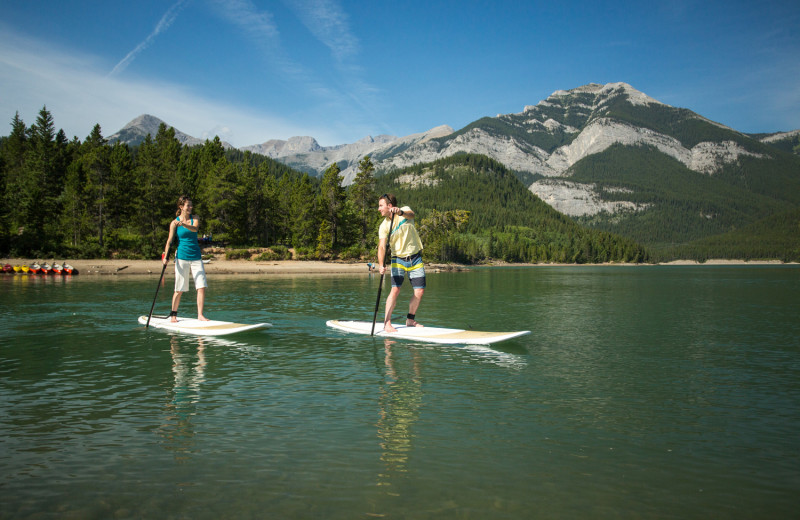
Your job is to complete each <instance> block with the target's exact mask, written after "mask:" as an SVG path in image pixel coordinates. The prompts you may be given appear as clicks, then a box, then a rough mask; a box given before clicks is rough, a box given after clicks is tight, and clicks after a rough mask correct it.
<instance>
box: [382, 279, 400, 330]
mask: <svg viewBox="0 0 800 520" xmlns="http://www.w3.org/2000/svg"><path fill="white" fill-rule="evenodd" d="M399 294H400V288H399V287H392V290H391V291H389V296H387V297H386V314H385V315H384V316H383V330H385V331H386V332H397V329H396V328H394V327H393V326H392V313H393V312H394V307H395V305H397V296H398V295H399Z"/></svg>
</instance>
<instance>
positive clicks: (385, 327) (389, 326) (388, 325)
mask: <svg viewBox="0 0 800 520" xmlns="http://www.w3.org/2000/svg"><path fill="white" fill-rule="evenodd" d="M383 331H384V332H397V329H396V328H394V326H393V325H392V324H391V323H385V324H384V325H383Z"/></svg>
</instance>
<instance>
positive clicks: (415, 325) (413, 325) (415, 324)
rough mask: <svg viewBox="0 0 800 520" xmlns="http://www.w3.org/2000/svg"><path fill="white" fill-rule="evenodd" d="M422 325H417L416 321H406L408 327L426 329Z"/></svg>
mask: <svg viewBox="0 0 800 520" xmlns="http://www.w3.org/2000/svg"><path fill="white" fill-rule="evenodd" d="M424 326H425V325H422V324H421V323H417V321H416V320H409V319H406V327H424Z"/></svg>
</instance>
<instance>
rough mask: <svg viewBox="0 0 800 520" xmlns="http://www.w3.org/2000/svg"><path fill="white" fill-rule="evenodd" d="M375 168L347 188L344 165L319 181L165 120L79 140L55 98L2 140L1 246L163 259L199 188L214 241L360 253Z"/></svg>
mask: <svg viewBox="0 0 800 520" xmlns="http://www.w3.org/2000/svg"><path fill="white" fill-rule="evenodd" d="M373 172H374V167H373V166H372V163H371V161H370V160H369V158H368V157H366V158H364V160H362V163H361V167H360V170H359V173H358V176H357V177H356V182H355V183H354V184H353V185H352V186H350V187H349V188H348V189H345V188H344V187H342V185H341V183H342V176H341V174H340V173H341V172H340V169H339V166H338V165H337V164H332V165H331V166H330V167H329V168H328V169H327V171H326V172H325V174H324V175H323V177H322V179H316V178H313V177H310V176H309V175H307V174H303V173H300V172H297V171H295V170H293V169H291V168H289V167H287V166H285V165H283V164H281V163H278V162H276V161H273V160H271V159H269V158H266V157H263V156H259V155H253V154H251V153H249V152H245V153H242V152H240V151H238V150H229V151H226V150H225V149H224V147H223V146H222V143H221V142H220V140H219V138H218V137H215V138H214V139H213V140H209V141H206V143H205V144H204V145H202V146H195V147H188V146H185V145H182V144H181V143H180V142H179V141H178V140H177V138H176V137H175V131H174V129H172V128H167V127H166V125H163V124H162V125H161V127H160V128H159V129H158V132H157V134H156V135H155V136H150V135H148V136H147V138H146V139H145V140H144V141H143V142H142V143H141V144H140V145H139V146H136V147H129V146H128V145H127V144H124V143H120V142H115V143H109V142H108V140H107V139H105V138H104V137H103V135H102V132H101V128H100V126H99V125H95V127H94V128H93V129H92V132H91V134H90V135H89V136H87V137H86V139H85V140H83V141H80V140H79V139H77V138H73V139H72V140H68V139H67V138H66V135H65V134H64V132H63V130H59V131H56V130H55V125H54V122H53V117H52V115H51V113H50V112H49V111H48V110H47V108H46V107H44V108H42V110H41V111H40V112H39V114H38V117H37V119H36V122H35V123H34V124H32V125H30V126H26V124H25V123H24V122H23V121H22V120H21V119H20V117H19V114H16V115H15V116H14V118H13V120H12V122H11V133H10V135H8V136H7V137H3V138H0V186H2V189H3V192H2V201H3V204H2V210H0V252H2V254H3V255H5V256H19V257H37V258H50V257H72V258H103V257H109V256H122V257H127V258H157V257H158V255H159V254H160V251H162V250H163V246H164V242H165V241H166V237H167V226H168V224H169V221H170V220H171V219H172V218H174V216H175V210H176V201H177V199H178V197H179V196H180V195H188V196H189V197H191V198H192V199H193V201H194V202H195V212H196V213H197V214H198V215H200V216H201V217H202V219H203V224H202V229H201V231H200V234H201V235H203V234H208V235H211V237H212V238H213V240H214V241H215V242H225V243H227V244H228V245H230V246H233V247H242V248H247V247H269V246H273V245H280V246H283V247H284V248H288V247H294V248H296V249H297V250H298V252H299V254H300V255H302V256H303V257H318V258H329V257H332V256H335V255H338V256H348V255H349V256H354V257H358V256H362V255H364V254H367V252H368V249H369V248H370V247H372V244H371V242H376V241H377V221H378V219H379V218H380V215H379V214H378V212H377V195H376V194H375V193H374V189H373V188H374V187H373V184H374V177H373ZM373 228H375V230H374V231H373ZM372 235H375V236H374V237H373V236H372Z"/></svg>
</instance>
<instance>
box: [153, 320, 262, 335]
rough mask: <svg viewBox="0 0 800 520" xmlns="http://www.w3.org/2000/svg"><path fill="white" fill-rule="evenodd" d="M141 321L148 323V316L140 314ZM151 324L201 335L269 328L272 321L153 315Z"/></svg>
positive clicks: (165, 328) (156, 326)
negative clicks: (200, 318)
mask: <svg viewBox="0 0 800 520" xmlns="http://www.w3.org/2000/svg"><path fill="white" fill-rule="evenodd" d="M139 323H141V324H142V325H146V324H147V316H139ZM150 326H151V327H153V328H156V329H164V330H169V331H172V332H182V333H185V334H197V335H200V336H225V335H228V334H236V333H238V332H244V331H247V330H256V329H268V328H269V327H272V324H271V323H251V324H244V323H232V322H230V321H217V320H209V321H200V320H198V319H194V318H181V317H178V323H173V322H172V321H170V318H169V316H152V317H151V318H150Z"/></svg>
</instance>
